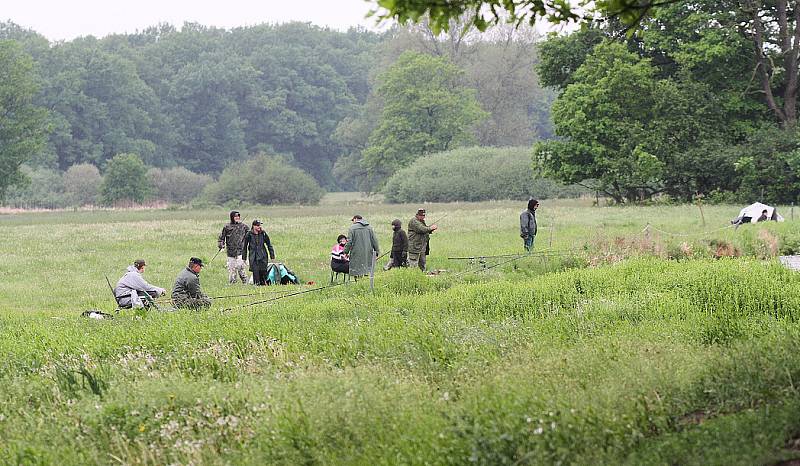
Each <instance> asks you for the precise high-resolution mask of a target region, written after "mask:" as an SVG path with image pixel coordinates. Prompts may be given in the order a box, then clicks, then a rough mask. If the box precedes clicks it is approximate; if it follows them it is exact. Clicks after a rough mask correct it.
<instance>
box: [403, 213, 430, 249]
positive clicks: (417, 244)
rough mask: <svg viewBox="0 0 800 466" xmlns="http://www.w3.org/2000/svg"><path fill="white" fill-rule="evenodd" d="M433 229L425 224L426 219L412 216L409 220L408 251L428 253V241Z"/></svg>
mask: <svg viewBox="0 0 800 466" xmlns="http://www.w3.org/2000/svg"><path fill="white" fill-rule="evenodd" d="M432 231H433V229H431V227H429V226H428V225H425V221H424V220H420V219H418V218H417V217H414V218H412V219H411V220H410V221H409V222H408V253H409V254H428V253H427V251H428V241H430V236H431V232H432Z"/></svg>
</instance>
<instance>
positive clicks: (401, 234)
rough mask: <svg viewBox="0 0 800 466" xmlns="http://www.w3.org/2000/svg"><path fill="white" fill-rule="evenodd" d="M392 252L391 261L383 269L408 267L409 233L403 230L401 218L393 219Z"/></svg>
mask: <svg viewBox="0 0 800 466" xmlns="http://www.w3.org/2000/svg"><path fill="white" fill-rule="evenodd" d="M392 230H393V231H394V234H393V235H392V253H391V254H390V255H389V262H388V263H387V264H386V266H385V267H384V268H383V270H389V269H391V268H392V267H406V266H408V263H407V260H408V235H406V232H405V231H403V224H402V222H400V219H398V218H396V219H394V220H392Z"/></svg>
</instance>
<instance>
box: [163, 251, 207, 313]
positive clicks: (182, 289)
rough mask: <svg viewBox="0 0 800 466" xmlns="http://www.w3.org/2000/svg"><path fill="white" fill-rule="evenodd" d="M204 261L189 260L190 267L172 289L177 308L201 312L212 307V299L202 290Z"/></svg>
mask: <svg viewBox="0 0 800 466" xmlns="http://www.w3.org/2000/svg"><path fill="white" fill-rule="evenodd" d="M202 267H203V261H202V260H201V259H198V258H197V257H192V258H191V259H189V265H187V266H186V268H185V269H183V270H182V271H181V273H179V274H178V277H177V278H176V279H175V285H174V286H173V287H172V302H173V304H175V307H178V308H189V309H194V310H200V309H203V308H207V307H209V306H211V298H209V297H208V296H206V294H205V293H203V289H202V288H200V269H201V268H202Z"/></svg>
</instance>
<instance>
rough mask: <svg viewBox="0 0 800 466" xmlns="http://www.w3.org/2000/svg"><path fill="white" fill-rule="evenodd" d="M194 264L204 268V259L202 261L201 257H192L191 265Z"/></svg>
mask: <svg viewBox="0 0 800 466" xmlns="http://www.w3.org/2000/svg"><path fill="white" fill-rule="evenodd" d="M192 264H197V265H199V266H200V267H203V259H200V258H199V257H192V258H191V259H189V265H192Z"/></svg>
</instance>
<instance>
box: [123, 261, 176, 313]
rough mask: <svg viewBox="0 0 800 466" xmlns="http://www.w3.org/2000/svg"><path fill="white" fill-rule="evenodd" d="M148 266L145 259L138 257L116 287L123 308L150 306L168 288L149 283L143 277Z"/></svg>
mask: <svg viewBox="0 0 800 466" xmlns="http://www.w3.org/2000/svg"><path fill="white" fill-rule="evenodd" d="M145 266H147V263H145V261H144V259H136V260H135V261H133V265H129V266H128V271H127V272H125V275H123V276H122V278H120V279H119V281H118V282H117V286H116V287H115V288H114V296H115V297H116V298H117V304H118V305H119V307H121V308H122V309H130V308H142V307H149V306H150V304H151V303H152V302H153V298H156V297H158V296H163V295H164V294H165V293H166V292H167V290H165V289H164V288H159V287H157V286H154V285H151V284H149V283H147V281H146V280H145V279H144V277H142V274H143V273H144V268H145Z"/></svg>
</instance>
